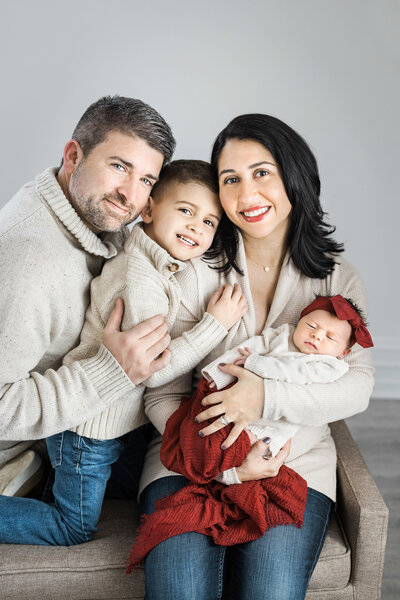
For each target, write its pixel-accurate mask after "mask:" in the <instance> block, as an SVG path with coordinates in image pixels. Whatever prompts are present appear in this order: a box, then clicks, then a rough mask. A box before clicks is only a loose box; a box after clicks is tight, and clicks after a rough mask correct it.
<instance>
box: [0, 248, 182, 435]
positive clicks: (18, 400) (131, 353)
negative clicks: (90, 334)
mask: <svg viewBox="0 0 400 600" xmlns="http://www.w3.org/2000/svg"><path fill="white" fill-rule="evenodd" d="M18 260H20V262H21V264H20V265H18V264H16V263H18ZM18 267H20V268H19V269H18ZM30 268H31V267H30ZM26 270H28V271H29V268H28V269H27V268H26V257H25V256H23V255H22V254H21V256H20V257H18V256H17V257H15V260H14V264H13V269H12V273H11V270H10V268H9V267H8V263H7V260H6V256H5V255H4V254H3V260H2V261H0V289H1V290H2V293H1V295H0V317H1V320H0V323H1V325H0V365H1V372H0V439H2V440H4V441H7V440H12V441H16V440H29V439H40V438H43V437H47V436H50V435H53V434H54V433H56V432H58V431H63V430H65V429H69V428H71V427H75V426H77V425H78V424H80V423H82V422H84V421H86V420H88V419H90V418H92V417H93V416H95V415H96V414H98V413H100V412H102V411H103V410H104V409H105V408H107V407H108V406H109V405H110V404H112V403H113V402H114V401H115V400H116V399H117V398H118V397H121V396H123V395H124V394H125V393H126V392H127V391H129V390H131V389H132V385H134V384H133V383H132V382H134V383H140V382H141V381H143V380H144V379H146V377H148V376H149V375H151V374H152V373H153V372H154V371H155V370H157V369H159V368H162V367H163V366H165V365H166V364H167V362H168V354H167V353H165V349H166V347H167V345H168V343H169V341H170V338H169V336H168V335H167V334H166V327H165V325H164V324H163V319H162V318H161V317H154V318H153V320H150V321H149V322H147V323H143V324H141V325H140V326H139V327H138V328H137V329H135V330H133V331H127V332H120V331H119V323H120V321H121V317H122V312H123V308H122V303H118V305H117V307H116V309H115V311H114V312H113V313H112V315H111V316H110V320H109V323H108V325H107V327H106V329H105V332H104V344H102V345H101V346H100V348H99V349H98V351H97V352H96V353H95V354H94V355H93V356H91V357H90V358H87V359H83V360H81V361H78V362H75V363H73V364H71V365H68V366H61V367H59V368H55V369H51V368H50V369H47V370H45V369H44V368H43V369H39V370H36V371H35V369H36V367H37V366H38V365H40V364H41V363H42V364H43V360H44V357H45V356H46V355H50V354H51V352H50V348H51V345H52V343H53V345H54V340H56V341H57V340H60V343H61V342H62V335H63V330H64V329H63V328H65V322H63V315H62V314H61V313H60V302H61V301H60V298H61V299H62V297H63V294H62V290H60V289H55V288H54V287H53V286H51V285H47V279H46V269H45V266H42V271H41V272H40V269H36V273H35V279H33V278H32V277H28V276H27V273H25V271H26ZM38 270H39V274H38V273H37V271H38ZM11 274H12V275H13V276H11ZM57 343H58V342H57ZM59 354H60V352H58V356H56V357H55V359H54V361H53V363H54V362H58V363H59V362H60V358H61V357H60V358H59ZM50 358H51V357H50ZM50 358H49V359H48V362H49V363H51V362H52V361H51V360H50Z"/></svg>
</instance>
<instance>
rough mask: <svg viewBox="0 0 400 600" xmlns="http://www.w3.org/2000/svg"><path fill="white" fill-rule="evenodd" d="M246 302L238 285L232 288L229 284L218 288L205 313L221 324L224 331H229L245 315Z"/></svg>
mask: <svg viewBox="0 0 400 600" xmlns="http://www.w3.org/2000/svg"><path fill="white" fill-rule="evenodd" d="M247 309H248V306H247V300H246V298H245V295H244V294H243V292H242V288H241V287H240V285H239V284H238V283H235V285H234V286H232V285H230V284H229V283H228V284H227V285H225V286H224V287H222V288H219V290H217V291H216V292H214V294H213V295H212V296H211V298H210V301H209V303H208V306H207V312H208V313H210V315H212V316H213V317H215V318H216V319H217V321H219V322H220V323H221V325H222V326H223V327H225V329H230V328H231V327H232V326H233V325H234V324H235V323H236V322H237V321H239V319H241V318H242V317H243V315H244V314H246V312H247Z"/></svg>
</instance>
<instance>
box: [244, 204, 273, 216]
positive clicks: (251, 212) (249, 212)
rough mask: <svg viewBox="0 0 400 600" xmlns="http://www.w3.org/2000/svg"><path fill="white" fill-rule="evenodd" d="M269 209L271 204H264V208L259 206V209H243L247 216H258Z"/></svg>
mask: <svg viewBox="0 0 400 600" xmlns="http://www.w3.org/2000/svg"><path fill="white" fill-rule="evenodd" d="M268 210H269V206H264V208H257V210H247V211H243V214H244V216H245V217H258V215H262V214H263V213H266V212H267V211H268Z"/></svg>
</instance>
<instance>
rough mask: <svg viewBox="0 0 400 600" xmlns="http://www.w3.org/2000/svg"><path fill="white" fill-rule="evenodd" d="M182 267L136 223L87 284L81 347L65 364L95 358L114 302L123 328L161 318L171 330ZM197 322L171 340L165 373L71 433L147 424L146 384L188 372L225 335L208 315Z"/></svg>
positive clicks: (101, 435) (97, 434)
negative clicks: (119, 303) (118, 304)
mask: <svg viewBox="0 0 400 600" xmlns="http://www.w3.org/2000/svg"><path fill="white" fill-rule="evenodd" d="M187 264H188V263H185V262H181V261H178V260H176V259H174V258H172V257H171V256H170V255H169V254H168V253H167V251H166V250H164V249H163V248H161V247H160V246H159V245H158V244H156V242H154V241H153V240H151V239H150V238H149V237H148V236H147V235H146V234H145V233H144V231H143V228H142V223H139V224H137V225H136V226H135V227H134V228H133V230H132V233H131V235H130V236H129V238H128V240H127V241H126V243H125V245H124V248H123V250H122V252H120V254H118V256H116V257H115V258H113V259H112V260H109V261H108V262H107V263H106V264H105V265H104V268H103V271H102V273H101V275H100V276H99V277H96V279H94V280H93V281H92V284H91V288H90V306H89V309H88V311H87V313H86V321H85V325H84V327H83V329H82V333H81V342H80V344H79V346H78V347H77V348H75V349H74V350H72V351H71V352H70V353H69V354H68V355H67V356H66V357H65V358H64V364H65V365H71V364H74V362H75V361H81V360H82V359H87V358H89V357H92V356H96V354H97V352H98V350H99V347H100V346H101V339H102V334H103V329H104V326H105V324H106V322H107V320H108V317H109V315H110V313H111V311H112V309H113V308H114V306H115V302H116V300H117V298H122V299H123V301H124V318H123V322H122V329H130V328H131V327H134V326H135V325H137V324H138V323H141V322H142V321H144V320H145V319H147V318H149V317H152V316H154V315H156V314H162V315H163V316H164V318H165V321H166V323H167V325H168V329H169V330H171V328H172V327H173V325H174V322H175V319H176V316H177V313H178V309H179V306H180V303H181V302H183V303H184V302H185V298H184V297H183V298H182V289H181V287H180V285H179V284H178V282H177V279H176V277H177V274H178V273H180V272H181V271H184V270H185V268H186V266H187ZM196 289H197V286H196V287H195V288H193V289H191V290H190V291H189V297H190V298H192V297H193V295H194V294H195V293H196ZM214 291H215V290H214ZM198 320H199V322H198V323H197V322H195V323H193V327H192V328H191V329H190V330H189V331H185V332H184V333H183V334H182V335H180V336H178V337H175V339H172V341H171V343H170V345H169V350H170V351H171V360H170V362H169V364H168V365H167V366H166V367H165V368H164V369H162V370H161V371H158V372H156V373H154V374H153V375H152V376H151V377H149V379H147V380H146V382H145V383H142V384H140V385H136V386H134V385H132V386H131V389H129V390H127V392H126V393H125V394H123V395H122V396H121V397H120V398H118V400H116V402H114V403H113V404H112V405H111V406H109V407H108V408H107V409H106V410H105V411H103V412H102V413H100V414H97V415H96V416H95V417H94V418H93V419H91V420H90V421H88V422H86V423H82V424H81V425H79V426H78V427H75V428H74V431H76V432H77V433H79V434H80V435H84V436H86V437H90V438H95V439H111V438H116V437H119V436H121V435H123V434H125V433H127V432H128V431H131V430H132V429H135V428H136V427H139V426H140V425H143V424H144V423H146V422H147V421H148V419H147V417H146V415H145V412H144V406H143V402H142V396H143V393H144V390H145V385H147V386H149V387H157V386H160V385H164V384H166V383H169V382H170V381H172V380H173V379H175V378H176V377H178V376H180V375H182V374H183V373H186V372H188V371H190V370H191V369H193V368H194V367H195V366H196V365H197V364H198V363H199V362H200V361H201V360H202V359H203V358H204V357H205V356H206V355H207V354H208V353H209V352H210V350H211V349H212V348H213V347H215V346H216V345H217V344H218V343H220V342H221V341H222V339H223V338H224V337H225V336H226V334H227V330H226V329H225V328H224V327H223V326H222V325H221V324H220V323H219V321H217V320H216V319H215V318H214V317H213V316H212V315H210V314H209V313H208V312H204V314H202V315H199V319H198ZM100 376H101V372H99V377H100Z"/></svg>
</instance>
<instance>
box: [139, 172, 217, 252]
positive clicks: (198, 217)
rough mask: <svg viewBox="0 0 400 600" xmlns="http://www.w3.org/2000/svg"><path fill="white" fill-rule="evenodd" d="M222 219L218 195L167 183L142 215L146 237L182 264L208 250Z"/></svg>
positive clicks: (192, 185)
mask: <svg viewBox="0 0 400 600" xmlns="http://www.w3.org/2000/svg"><path fill="white" fill-rule="evenodd" d="M221 215H222V208H221V205H220V203H219V199H218V196H217V194H215V193H214V192H212V191H211V190H210V189H209V188H208V187H207V186H205V185H203V184H200V183H195V182H189V183H180V182H172V183H170V184H169V185H168V186H167V187H166V188H165V189H164V190H163V191H162V192H161V193H160V194H159V196H157V198H156V199H153V198H150V200H149V203H148V204H147V206H146V207H145V208H144V209H143V211H142V218H143V221H144V223H145V224H144V231H145V233H146V234H147V235H148V236H149V237H150V238H151V239H152V240H154V241H155V242H157V244H158V245H159V246H161V247H162V248H164V250H166V251H167V252H168V253H169V254H170V255H171V256H173V257H174V258H176V259H178V260H182V261H185V260H189V259H190V258H195V257H197V256H201V255H202V254H204V252H206V251H207V250H208V249H209V248H210V246H211V244H212V242H213V239H214V235H215V232H216V231H217V227H218V224H219V221H220V219H221Z"/></svg>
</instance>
